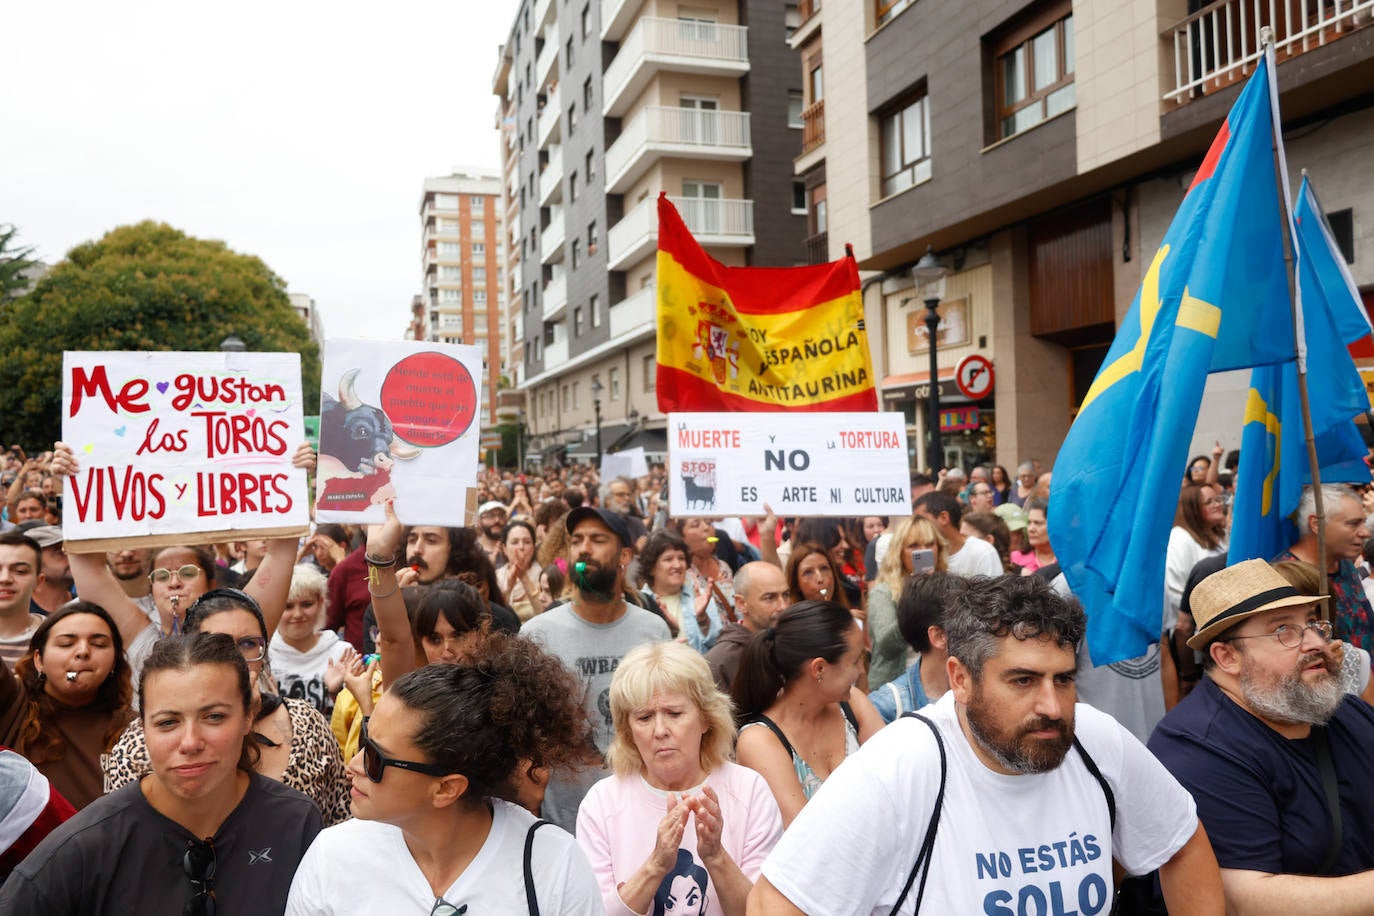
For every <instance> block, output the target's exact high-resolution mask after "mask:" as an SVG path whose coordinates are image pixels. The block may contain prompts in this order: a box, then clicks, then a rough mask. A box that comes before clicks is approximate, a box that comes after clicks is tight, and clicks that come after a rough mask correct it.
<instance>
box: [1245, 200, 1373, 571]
mask: <svg viewBox="0 0 1374 916" xmlns="http://www.w3.org/2000/svg"><path fill="white" fill-rule="evenodd" d="M1293 218H1294V222H1295V223H1296V228H1297V248H1298V283H1299V287H1300V289H1301V292H1302V296H1301V299H1302V310H1303V324H1304V336H1305V338H1306V340H1307V395H1308V403H1309V404H1310V407H1311V413H1312V433H1313V438H1314V440H1315V443H1316V448H1317V467H1318V468H1319V470H1320V471H1321V479H1322V482H1323V483H1368V482H1369V468H1368V467H1367V466H1366V465H1365V463H1364V456H1365V446H1364V440H1363V439H1362V438H1361V436H1360V433H1359V430H1358V429H1357V428H1356V426H1355V420H1354V418H1355V416H1356V415H1358V414H1360V413H1363V412H1364V411H1366V410H1368V409H1369V398H1368V396H1367V395H1366V394H1365V388H1364V380H1363V379H1362V378H1361V377H1360V373H1359V370H1358V369H1356V368H1355V361H1354V360H1353V359H1351V358H1350V351H1349V349H1347V348H1348V347H1349V345H1350V344H1352V343H1354V342H1355V341H1357V340H1359V339H1360V338H1362V337H1364V336H1365V335H1367V334H1368V333H1369V323H1368V320H1367V319H1366V318H1365V314H1364V306H1363V305H1362V304H1361V303H1360V299H1359V294H1358V292H1357V291H1356V288H1355V285H1354V283H1353V281H1351V280H1350V276H1349V274H1348V273H1347V272H1346V270H1345V267H1344V262H1343V260H1342V255H1341V253H1340V251H1339V250H1338V249H1337V247H1336V243H1335V239H1334V238H1333V237H1332V235H1331V231H1330V228H1329V227H1328V226H1327V224H1326V218H1325V216H1324V215H1323V214H1322V210H1321V207H1320V206H1319V205H1318V203H1317V199H1316V195H1315V194H1314V193H1313V191H1312V188H1311V185H1310V184H1309V183H1308V181H1307V179H1306V178H1304V179H1303V182H1302V188H1301V189H1299V191H1298V202H1297V205H1296V206H1295V207H1294V208H1293ZM1311 482H1312V469H1311V466H1310V464H1309V463H1308V456H1307V446H1306V442H1305V438H1304V436H1303V427H1302V408H1301V405H1300V403H1299V401H1298V367H1297V363H1296V361H1294V362H1287V363H1284V364H1282V365H1278V366H1262V367H1259V368H1256V369H1255V370H1254V372H1252V373H1251V376H1250V393H1249V396H1248V397H1247V399H1246V404H1245V427H1244V429H1243V430H1242V432H1241V443H1240V467H1239V468H1238V473H1237V476H1236V501H1235V506H1234V508H1233V510H1232V523H1231V546H1230V550H1229V553H1228V555H1227V562H1229V563H1239V562H1240V561H1241V560H1252V559H1263V560H1271V559H1273V558H1274V557H1275V556H1277V555H1278V554H1279V553H1281V552H1282V551H1283V550H1284V549H1286V548H1287V547H1289V546H1290V545H1291V544H1292V543H1293V542H1294V541H1296V540H1297V538H1298V534H1299V529H1298V526H1297V525H1296V524H1294V521H1293V519H1292V518H1291V517H1290V516H1291V515H1292V514H1293V512H1294V511H1296V509H1297V508H1298V500H1299V499H1300V498H1301V496H1302V486H1303V484H1310V483H1311Z"/></svg>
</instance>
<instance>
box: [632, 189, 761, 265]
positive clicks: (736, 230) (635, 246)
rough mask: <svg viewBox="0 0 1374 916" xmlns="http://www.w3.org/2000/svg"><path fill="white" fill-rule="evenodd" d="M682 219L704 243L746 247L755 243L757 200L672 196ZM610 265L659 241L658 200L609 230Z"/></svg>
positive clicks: (638, 254)
mask: <svg viewBox="0 0 1374 916" xmlns="http://www.w3.org/2000/svg"><path fill="white" fill-rule="evenodd" d="M668 199H669V200H670V201H672V202H673V206H675V207H677V210H678V213H680V214H681V215H682V221H683V222H684V223H686V224H687V228H688V229H690V230H691V231H692V235H694V236H696V239H697V241H698V242H700V243H701V244H702V245H707V246H717V247H727V246H728V247H747V246H749V245H752V244H754V202H753V201H752V200H720V199H710V198H700V197H670V198H668ZM606 244H607V245H608V246H609V248H608V250H607V265H606V267H607V269H608V270H619V269H621V268H623V267H626V266H628V265H630V264H633V263H635V262H636V261H639V260H640V259H642V258H644V257H646V256H647V255H648V254H649V252H651V251H653V250H654V248H655V247H657V245H658V201H656V200H654V199H653V198H649V199H648V200H645V201H644V202H643V203H641V204H640V205H639V206H637V207H635V208H634V209H633V210H631V211H630V212H629V213H626V214H625V217H624V218H623V219H622V220H621V221H620V222H618V223H616V224H615V225H614V226H612V227H611V231H610V232H608V233H606Z"/></svg>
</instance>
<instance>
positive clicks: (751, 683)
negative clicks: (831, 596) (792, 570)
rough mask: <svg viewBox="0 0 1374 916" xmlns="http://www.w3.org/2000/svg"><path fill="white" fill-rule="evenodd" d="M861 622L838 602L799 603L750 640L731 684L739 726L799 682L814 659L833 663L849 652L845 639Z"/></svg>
mask: <svg viewBox="0 0 1374 916" xmlns="http://www.w3.org/2000/svg"><path fill="white" fill-rule="evenodd" d="M855 626H857V624H856V623H855V622H854V617H853V615H851V614H850V613H849V611H848V609H846V608H845V607H844V606H843V605H841V604H838V603H836V602H834V601H799V602H797V603H796V604H794V605H792V606H791V607H790V608H788V609H787V610H785V611H783V612H782V614H781V615H780V616H779V617H778V620H777V623H775V624H774V625H773V626H771V627H769V628H768V629H766V630H760V631H759V632H757V633H755V634H754V635H753V636H751V637H749V642H748V643H746V644H745V647H744V655H743V657H742V658H741V660H740V666H739V673H738V674H736V675H735V681H734V683H733V684H732V685H731V697H732V699H733V700H734V701H735V710H736V716H737V717H738V718H739V721H740V723H741V724H743V723H744V722H745V721H747V720H749V719H751V718H753V717H755V716H757V715H758V714H759V713H761V712H763V711H764V710H765V709H767V708H768V707H769V706H772V705H773V703H774V702H776V701H777V699H778V692H779V691H781V690H782V689H783V688H784V687H786V686H787V685H788V684H790V683H791V682H793V681H794V680H796V678H797V677H798V676H800V675H801V674H802V672H803V669H804V668H805V667H806V665H807V664H808V663H809V662H810V661H811V660H812V659H816V658H820V659H824V660H825V661H827V662H829V663H831V664H834V663H835V662H838V661H839V660H840V658H841V656H843V655H844V653H845V652H846V651H848V649H849V644H848V643H847V642H846V641H845V636H846V635H847V634H848V633H849V631H850V630H851V629H853V628H854V627H855Z"/></svg>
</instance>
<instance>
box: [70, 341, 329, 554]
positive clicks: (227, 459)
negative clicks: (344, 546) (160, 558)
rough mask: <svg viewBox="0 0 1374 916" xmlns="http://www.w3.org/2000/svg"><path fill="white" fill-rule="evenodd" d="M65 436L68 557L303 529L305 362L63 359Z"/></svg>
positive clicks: (287, 358) (217, 356)
mask: <svg viewBox="0 0 1374 916" xmlns="http://www.w3.org/2000/svg"><path fill="white" fill-rule="evenodd" d="M62 438H63V440H64V441H66V442H67V443H68V444H69V445H70V446H71V447H72V449H73V451H74V452H75V454H76V459H77V461H78V462H79V463H80V465H81V471H80V473H78V474H77V475H76V476H75V477H73V478H71V480H69V481H68V482H67V493H66V497H67V498H66V499H65V500H64V501H63V507H62V528H63V532H64V534H65V536H66V547H67V550H69V551H72V552H75V553H92V552H97V551H103V550H109V549H113V547H114V546H115V545H123V544H128V543H129V542H130V539H131V538H137V539H139V543H138V546H144V547H148V546H157V545H162V544H208V543H213V542H215V541H223V540H228V539H230V538H231V537H232V538H233V539H236V540H237V539H242V538H249V537H253V538H259V537H279V536H280V537H285V536H291V535H293V534H296V535H299V534H303V533H305V532H306V531H307V529H308V526H309V523H310V507H309V503H308V502H307V499H308V494H307V492H306V473H305V471H304V470H300V469H296V468H293V467H292V466H291V456H292V455H293V454H294V453H295V451H296V447H297V446H298V445H299V444H300V443H301V442H302V441H304V438H305V430H304V426H303V424H302V422H301V365H300V356H299V354H296V353H127V352H113V351H112V352H103V353H87V352H68V353H64V354H63V358H62Z"/></svg>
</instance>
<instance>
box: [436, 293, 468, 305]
mask: <svg viewBox="0 0 1374 916" xmlns="http://www.w3.org/2000/svg"><path fill="white" fill-rule="evenodd" d="M439 301H440V302H442V303H444V304H445V305H452V304H454V303H457V302H462V301H463V291H462V290H461V289H441V290H439Z"/></svg>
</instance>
